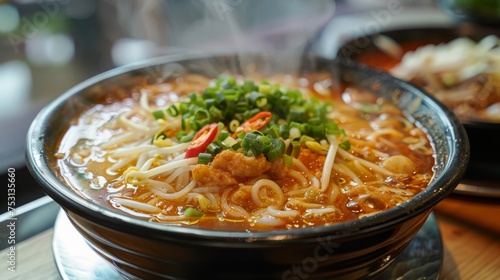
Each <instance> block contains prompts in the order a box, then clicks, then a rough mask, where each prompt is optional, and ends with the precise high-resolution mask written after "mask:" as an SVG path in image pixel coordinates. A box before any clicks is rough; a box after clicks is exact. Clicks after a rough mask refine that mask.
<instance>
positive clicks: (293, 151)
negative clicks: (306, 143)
mask: <svg viewBox="0 0 500 280" xmlns="http://www.w3.org/2000/svg"><path fill="white" fill-rule="evenodd" d="M300 146H301V144H300V142H299V141H292V142H290V145H289V146H288V153H287V154H288V155H289V156H291V157H294V158H297V157H298V156H299V154H300Z"/></svg>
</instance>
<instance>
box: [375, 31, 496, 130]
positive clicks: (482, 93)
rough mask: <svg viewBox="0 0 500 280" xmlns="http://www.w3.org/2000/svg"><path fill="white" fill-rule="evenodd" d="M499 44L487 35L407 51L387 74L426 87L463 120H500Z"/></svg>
mask: <svg viewBox="0 0 500 280" xmlns="http://www.w3.org/2000/svg"><path fill="white" fill-rule="evenodd" d="M499 42H500V41H499V39H498V37H497V36H495V35H489V36H486V37H484V38H483V39H481V40H480V41H479V42H476V41H474V40H472V39H470V38H467V37H459V38H457V39H454V40H452V41H451V42H448V43H441V44H428V45H424V46H421V47H419V48H418V49H416V50H415V51H409V52H406V53H405V54H404V56H403V57H402V59H401V62H400V63H399V64H398V65H396V66H395V67H393V68H392V69H390V72H391V73H392V74H393V75H395V76H396V77H399V78H402V79H405V80H409V81H411V82H413V83H416V84H418V85H421V86H423V87H425V89H427V90H428V91H429V92H431V93H432V94H434V95H435V96H436V97H437V98H438V99H439V100H441V101H442V102H443V103H445V104H446V105H447V106H449V107H450V108H452V109H453V111H454V113H455V114H457V115H458V116H459V117H461V118H462V119H465V120H467V119H469V118H473V119H474V118H479V119H485V120H493V121H500V46H499ZM385 49H387V48H385Z"/></svg>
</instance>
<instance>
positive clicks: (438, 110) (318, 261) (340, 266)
mask: <svg viewBox="0 0 500 280" xmlns="http://www.w3.org/2000/svg"><path fill="white" fill-rule="evenodd" d="M277 61H278V62H279V63H278V62H277ZM300 62H301V63H299V64H298V63H297V60H296V59H295V60H293V59H290V57H288V56H286V55H275V54H273V55H269V56H268V55H262V54H260V55H250V54H249V55H246V56H244V57H241V56H215V57H213V56H212V57H210V56H206V55H200V56H198V55H193V56H180V57H166V58H162V59H158V60H156V61H149V62H145V63H143V64H140V65H134V66H130V67H125V68H120V69H116V70H113V71H110V72H107V73H104V74H102V75H99V76H97V77H95V78H92V79H90V80H88V81H86V82H83V83H82V84H80V85H78V86H76V87H75V88H73V89H71V90H70V91H68V92H67V93H66V94H64V95H62V96H61V97H60V98H58V99H57V100H55V101H54V102H53V103H51V104H50V105H49V106H48V107H46V108H45V109H44V110H42V111H41V112H40V114H39V115H38V116H37V118H36V119H35V120H34V122H33V124H32V126H31V128H30V131H29V134H28V139H27V149H26V151H27V153H26V157H27V165H28V168H29V170H30V171H31V172H32V174H33V176H34V177H35V179H36V180H37V181H38V182H39V183H40V185H41V187H42V189H43V190H44V191H45V192H46V193H47V194H48V195H49V196H50V197H52V198H53V199H54V200H55V201H56V202H57V203H58V204H60V205H61V206H62V208H63V209H64V210H65V212H66V214H67V215H68V217H69V218H70V221H71V222H72V223H73V225H74V226H75V227H76V229H77V230H78V231H79V232H80V233H81V234H82V235H83V236H84V237H85V239H86V240H87V241H88V243H89V244H90V246H91V247H92V248H93V249H94V250H95V251H96V252H97V253H98V254H99V255H101V256H103V257H104V258H105V259H106V260H108V261H109V263H110V264H111V265H112V267H113V268H114V269H116V270H117V271H118V272H120V273H121V274H123V275H124V276H126V277H128V278H138V279H156V278H166V279H201V278H206V277H209V278H214V279H305V278H307V279H332V278H342V279H359V278H363V277H369V276H373V275H376V274H378V273H379V272H381V271H382V270H383V269H384V268H386V267H387V266H388V265H389V264H390V263H391V262H392V261H393V260H394V258H395V257H396V256H397V254H399V253H400V252H401V251H402V250H403V249H404V248H405V247H406V246H407V245H408V244H409V242H410V241H411V239H412V237H413V236H414V235H415V234H416V233H417V232H418V231H419V229H420V228H421V227H422V225H423V224H424V222H425V220H426V218H427V216H428V215H429V214H430V212H431V211H432V208H433V207H434V205H435V204H436V203H438V202H439V201H440V200H441V199H443V198H444V197H446V196H447V195H448V194H450V193H451V192H452V190H453V189H454V188H455V187H456V186H457V185H458V183H459V182H460V179H461V178H462V176H463V174H464V172H465V170H466V167H467V162H468V156H469V146H468V139H467V135H466V133H465V131H464V129H463V127H462V125H461V124H460V122H459V120H458V119H457V118H456V117H455V116H454V115H453V114H451V113H450V112H449V111H448V110H447V109H446V108H445V107H443V106H442V105H440V104H439V103H437V102H436V101H435V100H434V99H433V98H432V97H429V96H428V95H427V94H425V93H424V92H422V91H421V90H420V89H418V88H416V87H414V86H411V85H409V84H408V83H405V82H403V81H400V80H397V79H395V78H393V77H391V76H389V75H387V74H386V73H383V72H381V71H376V70H374V69H370V68H368V67H364V66H361V65H357V64H351V63H346V62H342V61H329V60H326V59H320V58H312V57H303V58H302V60H300ZM297 67H299V68H297ZM250 68H251V69H257V70H258V71H259V72H263V73H276V72H278V73H282V72H287V71H293V72H292V73H294V72H296V71H297V69H300V71H302V72H318V71H331V72H332V73H333V75H334V77H337V78H338V79H339V80H342V82H344V83H349V84H354V85H357V86H359V87H362V88H366V89H369V90H371V91H373V92H375V93H376V94H378V95H380V96H384V97H386V98H388V99H389V100H391V101H393V102H394V103H395V104H397V105H398V107H400V108H402V109H403V110H404V111H405V113H406V114H407V115H408V116H410V117H412V118H414V119H415V120H417V121H418V122H419V123H420V125H421V126H422V128H423V129H425V130H426V131H427V132H428V133H429V135H430V137H431V138H432V139H433V141H434V146H435V149H436V167H435V172H436V176H435V178H434V180H433V181H432V182H431V184H430V185H429V186H428V188H427V189H425V190H423V191H422V192H421V193H419V194H418V195H417V196H415V197H414V198H413V199H412V200H411V201H409V202H407V203H403V204H401V205H398V206H397V207H395V208H393V209H390V210H387V211H384V212H381V213H378V214H375V215H373V216H369V217H365V218H362V219H359V220H355V221H350V222H345V223H340V224H335V225H330V226H324V227H315V228H306V229H297V230H288V231H287V230H280V231H268V232H229V231H212V230H201V229H194V228H186V227H177V226H167V225H162V224H157V223H150V222H147V221H144V220H140V219H137V218H134V217H130V216H127V215H125V214H123V213H120V212H118V211H115V210H113V209H105V207H101V206H100V205H98V204H96V203H94V202H92V201H90V200H88V199H85V198H83V197H82V196H81V195H80V194H78V193H77V192H75V191H74V190H73V189H71V188H70V187H68V186H67V185H66V184H65V183H64V182H65V181H64V179H63V178H62V176H61V175H60V174H59V173H58V169H57V163H56V161H57V160H56V158H55V152H56V148H57V143H58V141H59V137H60V136H61V135H62V134H63V133H64V131H65V129H66V128H67V126H68V125H69V123H70V121H71V120H72V118H73V116H75V115H76V114H79V113H80V112H82V111H83V110H85V109H87V108H88V107H89V106H91V105H92V103H93V100H95V97H96V96H98V95H101V94H106V91H107V89H109V88H110V87H112V86H114V85H117V84H119V85H127V84H129V85H133V84H134V83H135V82H137V81H138V80H141V81H142V80H144V79H145V78H147V79H157V78H161V77H164V76H165V75H167V74H168V75H172V74H173V72H178V73H182V72H185V71H189V72H199V73H202V74H205V75H208V76H212V77H215V76H217V75H219V74H220V73H227V72H229V73H233V74H238V73H239V74H241V73H245V71H246V70H247V69H250ZM292 69H293V70H292Z"/></svg>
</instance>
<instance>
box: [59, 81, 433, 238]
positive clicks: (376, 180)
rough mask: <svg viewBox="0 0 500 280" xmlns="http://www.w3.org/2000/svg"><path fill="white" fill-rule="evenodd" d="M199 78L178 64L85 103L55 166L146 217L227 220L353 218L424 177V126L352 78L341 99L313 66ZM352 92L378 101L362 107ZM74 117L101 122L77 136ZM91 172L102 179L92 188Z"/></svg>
mask: <svg viewBox="0 0 500 280" xmlns="http://www.w3.org/2000/svg"><path fill="white" fill-rule="evenodd" d="M286 77H288V78H286V79H287V81H288V84H292V85H293V82H296V83H299V81H295V80H294V79H292V78H290V77H289V76H286ZM318 77H326V78H322V79H324V80H319V81H315V79H318ZM309 79H311V83H308V81H309ZM313 81H314V82H313ZM204 83H208V79H206V78H204V77H202V76H199V75H198V76H197V77H191V76H190V75H187V76H185V77H182V78H179V79H176V80H175V81H171V82H165V83H164V84H156V85H140V86H137V87H136V88H132V89H131V90H130V91H131V95H130V97H125V98H124V99H123V100H118V101H116V102H114V103H111V104H109V105H106V104H103V105H102V106H100V107H96V108H95V109H93V110H94V111H91V112H92V114H91V113H88V114H83V115H82V116H80V118H79V119H78V124H76V125H74V126H72V127H70V129H69V130H68V132H67V136H65V137H64V138H63V139H62V140H61V143H60V152H61V153H64V154H65V155H67V156H66V157H63V158H61V160H60V161H59V164H60V165H61V167H62V168H61V170H70V171H74V174H78V175H70V176H68V175H66V174H69V173H70V172H67V173H65V174H64V175H63V176H66V178H67V180H68V182H70V184H71V185H75V186H82V187H81V188H82V189H83V192H84V193H88V194H89V196H90V197H92V198H95V200H96V201H101V202H102V203H106V204H108V205H110V207H114V208H116V209H119V210H121V211H124V212H126V213H127V214H130V215H134V216H137V217H140V218H144V219H147V220H149V221H151V222H158V223H166V224H172V225H179V226H194V225H195V226H196V227H200V228H215V229H236V230H272V229H287V228H300V227H308V226H318V225H323V224H331V223H336V222H343V221H347V220H349V219H357V218H359V217H362V216H366V215H369V214H370V213H378V212H380V211H382V210H385V209H388V208H390V207H394V206H395V205H397V204H399V203H401V202H403V201H407V200H409V199H411V197H412V196H413V195H415V194H416V193H418V192H419V191H420V190H422V189H423V188H425V186H426V185H427V184H428V183H429V182H430V180H431V179H432V176H433V171H432V167H433V165H434V159H433V149H432V146H431V143H430V141H429V140H428V139H427V138H426V135H425V134H424V132H422V131H421V130H419V128H418V127H417V126H416V125H414V124H413V123H412V122H410V121H409V120H406V119H405V118H404V117H403V116H402V114H401V112H400V111H399V110H398V109H397V108H395V107H394V106H393V105H391V104H389V103H387V101H385V100H381V99H376V98H372V97H370V98H366V92H363V91H361V90H359V89H356V88H349V89H348V90H347V89H346V92H345V93H343V98H346V99H349V100H350V103H348V104H346V103H342V101H341V100H337V99H334V98H333V97H330V95H329V94H325V93H326V90H327V88H326V86H328V85H332V81H331V80H330V79H329V78H328V77H327V76H321V75H320V76H314V75H313V76H311V77H305V78H303V79H301V81H300V87H298V88H299V89H301V91H299V90H295V89H285V88H282V87H278V86H272V85H271V84H267V83H262V84H260V85H257V84H255V83H254V82H248V81H243V80H242V81H239V80H237V79H236V78H232V77H228V78H220V79H216V80H214V81H212V82H210V85H209V86H208V87H206V85H204ZM304 86H305V87H307V88H303V87H304ZM315 88H317V89H320V90H321V93H318V92H317V91H316V90H315ZM165 89H168V90H167V92H169V94H168V96H167V95H166V94H165V91H162V90H165ZM241 92H245V94H241V97H235V95H238V94H239V93H241ZM137 93H140V94H137ZM174 93H176V94H177V95H175V94H174ZM346 94H349V95H352V96H350V97H349V98H347V97H346ZM275 95H276V96H278V97H276V96H275ZM279 95H282V96H281V97H279ZM318 95H321V98H323V99H325V98H333V99H332V100H331V101H332V102H337V103H335V106H333V105H332V104H330V103H328V102H322V101H321V102H320V101H319V100H317V99H315V98H316V97H317V96H318ZM331 96H334V95H333V94H332V95H331ZM238 98H240V99H238ZM273 98H274V99H273ZM359 98H366V100H360V99H359ZM234 100H236V101H234ZM370 100H372V101H373V102H376V104H367V103H366V102H371V101H370ZM120 102H121V103H120ZM228 102H229V103H228ZM231 102H233V103H231ZM286 102H296V103H294V104H292V105H289V108H288V107H286V108H285V107H282V106H284V105H283V104H285V103H286ZM360 104H363V106H365V107H367V106H368V107H370V106H373V107H374V108H376V110H374V111H373V112H369V113H367V112H364V113H363V114H364V115H363V114H360V110H359V108H358V107H359V106H361V105H360ZM120 106H122V107H123V109H119V110H117V108H121V107H120ZM239 106H241V108H240V107H239ZM273 106H275V107H276V108H277V109H273V108H274V107H273ZM280 110H281V111H280ZM96 114H97V117H96V116H95V115H96ZM226 114H229V116H226ZM367 114H368V115H367ZM92 118H97V119H99V120H101V119H102V120H109V121H107V122H106V121H99V122H92V121H90V120H92ZM211 118H214V119H211ZM82 129H86V130H89V131H92V130H94V131H99V132H98V133H96V134H95V139H90V140H85V139H83V140H82V139H79V136H78V131H81V130H82ZM75 140H76V144H75V143H72V141H75ZM94 143H97V144H94ZM68 148H69V149H68ZM98 176H99V177H98ZM95 178H99V180H100V181H99V182H101V180H104V185H103V186H107V187H103V188H98V189H92V187H93V186H95V180H96V179H95ZM101 178H103V179H101ZM92 180H94V183H92V182H93V181H92ZM100 184H101V183H100ZM101 185H102V184H101Z"/></svg>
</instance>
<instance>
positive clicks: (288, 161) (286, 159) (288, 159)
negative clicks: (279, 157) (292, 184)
mask: <svg viewBox="0 0 500 280" xmlns="http://www.w3.org/2000/svg"><path fill="white" fill-rule="evenodd" d="M283 161H284V162H285V166H291V165H292V164H293V157H291V156H289V155H287V154H284V155H283Z"/></svg>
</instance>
